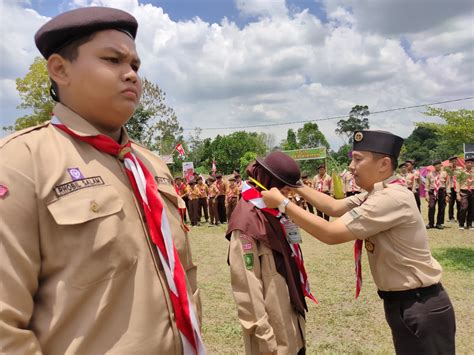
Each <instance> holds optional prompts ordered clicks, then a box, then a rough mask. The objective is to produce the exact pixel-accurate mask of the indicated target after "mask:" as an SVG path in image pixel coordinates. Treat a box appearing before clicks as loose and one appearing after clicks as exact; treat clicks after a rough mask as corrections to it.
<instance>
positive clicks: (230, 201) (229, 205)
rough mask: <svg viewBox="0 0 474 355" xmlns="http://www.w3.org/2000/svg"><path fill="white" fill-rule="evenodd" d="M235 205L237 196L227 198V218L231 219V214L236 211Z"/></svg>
mask: <svg viewBox="0 0 474 355" xmlns="http://www.w3.org/2000/svg"><path fill="white" fill-rule="evenodd" d="M235 206H237V197H232V198H230V199H228V200H227V220H228V221H230V216H232V212H234V209H235Z"/></svg>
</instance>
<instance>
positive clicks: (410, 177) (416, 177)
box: [406, 170, 420, 191]
mask: <svg viewBox="0 0 474 355" xmlns="http://www.w3.org/2000/svg"><path fill="white" fill-rule="evenodd" d="M406 180H407V187H408V188H409V189H410V190H413V191H415V190H416V189H418V188H419V187H420V172H419V171H418V170H413V171H412V172H407V175H406Z"/></svg>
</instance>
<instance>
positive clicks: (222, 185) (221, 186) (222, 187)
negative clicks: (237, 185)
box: [215, 179, 229, 196]
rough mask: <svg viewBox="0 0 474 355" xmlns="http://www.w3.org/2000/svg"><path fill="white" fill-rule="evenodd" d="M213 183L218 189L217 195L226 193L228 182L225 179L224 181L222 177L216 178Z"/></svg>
mask: <svg viewBox="0 0 474 355" xmlns="http://www.w3.org/2000/svg"><path fill="white" fill-rule="evenodd" d="M215 184H216V187H217V191H218V193H217V195H218V196H225V195H226V193H227V189H228V187H229V184H228V183H227V182H226V181H224V179H220V180H216V182H215Z"/></svg>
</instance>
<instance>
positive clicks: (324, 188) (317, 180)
mask: <svg viewBox="0 0 474 355" xmlns="http://www.w3.org/2000/svg"><path fill="white" fill-rule="evenodd" d="M313 188H315V189H316V190H317V191H319V192H324V193H327V194H329V193H330V192H331V191H332V178H331V177H330V176H329V175H328V174H324V175H323V177H321V176H320V175H319V174H317V175H316V176H315V177H314V179H313Z"/></svg>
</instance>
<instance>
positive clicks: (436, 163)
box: [431, 159, 441, 165]
mask: <svg viewBox="0 0 474 355" xmlns="http://www.w3.org/2000/svg"><path fill="white" fill-rule="evenodd" d="M438 164H441V160H439V159H437V160H434V161H433V163H432V164H431V165H438Z"/></svg>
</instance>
